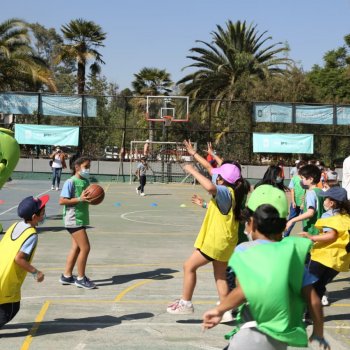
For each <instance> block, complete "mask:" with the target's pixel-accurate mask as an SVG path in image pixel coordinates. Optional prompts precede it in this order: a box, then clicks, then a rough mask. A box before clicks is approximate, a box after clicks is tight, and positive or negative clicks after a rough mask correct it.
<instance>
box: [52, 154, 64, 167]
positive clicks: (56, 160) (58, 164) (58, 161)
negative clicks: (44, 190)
mask: <svg viewBox="0 0 350 350" xmlns="http://www.w3.org/2000/svg"><path fill="white" fill-rule="evenodd" d="M52 167H53V168H62V161H61V156H60V155H59V154H55V157H54V159H53V161H52Z"/></svg>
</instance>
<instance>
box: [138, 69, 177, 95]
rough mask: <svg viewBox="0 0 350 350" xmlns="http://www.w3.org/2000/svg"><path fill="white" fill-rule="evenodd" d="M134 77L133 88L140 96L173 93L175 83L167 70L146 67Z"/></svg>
mask: <svg viewBox="0 0 350 350" xmlns="http://www.w3.org/2000/svg"><path fill="white" fill-rule="evenodd" d="M134 77H135V80H134V81H133V82H132V87H133V88H134V90H135V92H136V94H138V95H143V96H147V95H148V96H157V95H168V94H169V92H171V91H172V90H171V86H172V84H173V82H172V81H171V79H170V74H169V73H168V72H167V71H166V70H165V69H157V68H147V67H144V68H142V69H141V70H140V72H139V73H137V74H134Z"/></svg>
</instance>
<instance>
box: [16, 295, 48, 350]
mask: <svg viewBox="0 0 350 350" xmlns="http://www.w3.org/2000/svg"><path fill="white" fill-rule="evenodd" d="M49 306H50V301H45V303H44V305H43V306H42V308H41V310H40V311H39V313H38V315H37V316H36V318H35V321H34V322H35V323H34V325H33V327H32V328H31V329H30V331H29V334H28V335H27V336H26V338H25V339H24V342H23V344H22V347H21V349H20V350H28V349H29V347H30V344H31V343H32V341H33V337H34V336H35V335H36V332H37V331H38V329H39V327H40V324H41V322H42V320H43V319H44V316H45V314H46V312H47V310H48V308H49Z"/></svg>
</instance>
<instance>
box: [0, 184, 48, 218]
mask: <svg viewBox="0 0 350 350" xmlns="http://www.w3.org/2000/svg"><path fill="white" fill-rule="evenodd" d="M48 192H51V190H47V191H45V192H42V193H39V194H37V195H36V197H40V196H42V195H43V194H45V193H48ZM17 207H18V205H15V206H14V207H12V208H10V209H7V210H5V211H3V212H1V213H0V215H4V214H6V213H8V212H9V211H11V210H13V209H16V208H17Z"/></svg>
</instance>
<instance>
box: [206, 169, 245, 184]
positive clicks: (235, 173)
mask: <svg viewBox="0 0 350 350" xmlns="http://www.w3.org/2000/svg"><path fill="white" fill-rule="evenodd" d="M211 172H212V174H218V175H220V176H221V177H222V178H223V179H224V180H225V181H226V182H228V183H230V184H234V183H235V182H236V181H237V180H238V179H240V178H241V172H240V170H239V168H238V167H237V166H236V165H234V164H223V165H221V166H220V167H218V168H213V169H212V170H211Z"/></svg>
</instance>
